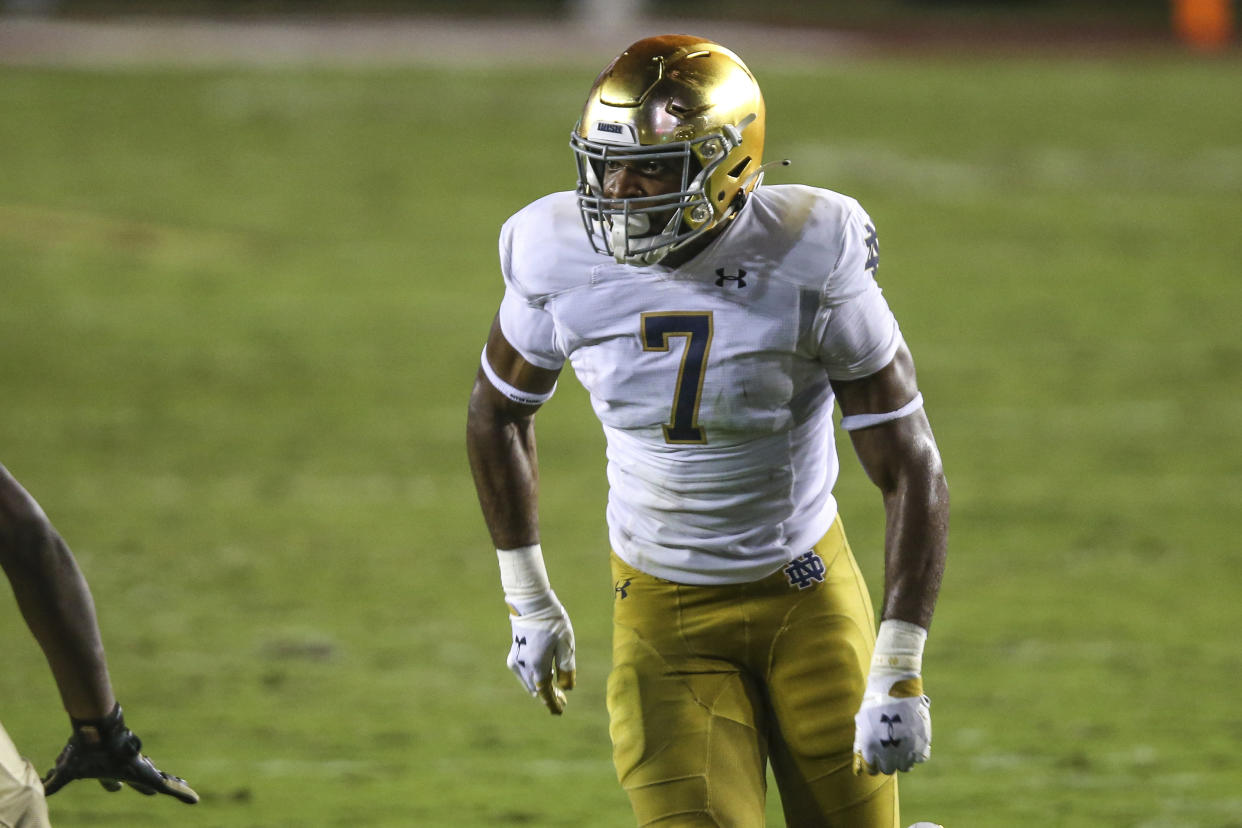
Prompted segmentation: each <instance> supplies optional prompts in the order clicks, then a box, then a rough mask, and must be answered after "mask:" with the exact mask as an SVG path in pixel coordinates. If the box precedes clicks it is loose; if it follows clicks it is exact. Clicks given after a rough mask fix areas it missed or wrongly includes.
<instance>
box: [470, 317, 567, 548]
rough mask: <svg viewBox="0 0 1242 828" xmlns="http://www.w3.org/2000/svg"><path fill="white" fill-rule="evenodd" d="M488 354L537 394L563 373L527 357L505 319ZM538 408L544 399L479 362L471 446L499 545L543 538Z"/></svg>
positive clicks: (510, 545) (483, 499)
mask: <svg viewBox="0 0 1242 828" xmlns="http://www.w3.org/2000/svg"><path fill="white" fill-rule="evenodd" d="M487 360H488V363H489V364H490V365H491V368H492V370H493V371H494V372H495V373H496V375H497V376H498V377H499V378H500V379H501V380H502V381H504V382H506V383H508V384H509V385H511V386H513V387H514V388H517V389H520V390H522V391H528V392H530V393H531V394H533V395H543V394H546V393H548V392H549V391H551V390H552V388H553V386H555V385H556V379H557V377H558V376H559V374H560V372H559V371H549V370H547V369H546V368H540V367H538V366H536V365H532V364H531V363H529V362H527V361H526V360H525V359H523V358H522V355H521V354H519V353H518V352H517V350H515V349H514V347H513V346H512V345H510V344H509V341H508V340H507V339H505V336H504V334H503V333H502V332H501V330H500V323H499V321H493V322H492V329H491V332H490V333H489V334H488V337H487ZM538 410H539V406H538V405H531V404H526V403H521V402H517V401H514V400H511V399H509V398H508V397H506V396H505V395H504V394H502V393H501V392H500V391H499V390H497V388H496V386H495V385H494V384H493V383H492V382H491V380H489V379H488V377H487V376H486V375H485V374H484V371H483V368H482V366H480V367H479V371H478V374H477V375H476V376H475V380H474V389H473V390H472V392H471V394H470V410H469V414H468V415H467V418H466V448H467V451H468V454H469V456H470V471H471V473H472V474H473V475H474V484H475V488H476V490H477V491H478V495H479V504H480V506H481V507H482V508H483V519H484V521H485V522H486V524H487V528H488V531H489V532H490V533H491V535H492V542H493V543H495V544H496V547H497V548H498V549H512V548H514V547H518V546H528V545H530V544H534V543H538V542H539V515H538V512H539V461H538V455H537V453H536V450H535V422H534V417H535V412H536V411H538Z"/></svg>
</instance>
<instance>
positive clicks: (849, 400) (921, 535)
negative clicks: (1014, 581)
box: [833, 344, 949, 629]
mask: <svg viewBox="0 0 1242 828" xmlns="http://www.w3.org/2000/svg"><path fill="white" fill-rule="evenodd" d="M833 390H834V392H835V393H836V395H837V402H838V404H839V405H840V406H841V412H842V414H843V415H845V416H847V417H848V416H850V415H860V414H885V413H888V412H896V411H900V410H901V408H902V407H903V406H905V405H907V404H908V403H910V401H911V400H913V399H915V397H916V396H917V394H918V393H919V391H918V384H917V382H916V380H915V370H914V358H913V357H912V356H911V355H910V351H909V349H908V348H907V347H906V346H905V345H904V344H903V345H902V346H901V348H900V349H899V350H898V351H897V354H896V356H894V357H893V360H892V361H891V362H890V363H889V364H888V365H887V366H885V367H884V368H883V369H881V370H880V371H878V372H877V373H875V374H872V375H871V376H869V377H865V378H863V379H859V380H851V381H848V382H834V383H833ZM850 437H851V440H852V441H853V444H854V450H855V451H856V452H857V453H858V458H859V461H860V462H861V464H862V467H863V469H864V470H865V471H866V472H867V475H868V477H870V478H871V480H872V482H874V483H875V484H876V486H878V487H879V489H880V491H881V493H882V495H883V497H884V510H885V515H886V524H885V538H884V545H885V556H884V561H885V564H884V582H885V586H884V605H883V608H882V610H881V613H880V616H881V618H883V619H894V620H899V621H907V622H909V623H912V624H917V625H919V626H920V627H922V628H923V629H928V628H930V626H931V620H932V613H933V611H934V610H935V606H936V597H937V596H938V595H939V592H940V580H941V576H942V574H943V573H944V564H945V555H946V552H947V549H948V533H949V487H948V484H947V482H946V481H945V476H944V469H943V467H942V465H941V461H940V450H939V449H938V448H937V447H936V440H935V438H934V437H933V435H932V430H931V425H930V424H929V423H928V421H927V415H926V413H925V412H924V411H923V409H922V408H921V407H920V408H918V409H916V410H914V411H912V412H911V413H910V414H908V415H907V416H904V417H899V418H897V419H893V420H889V421H886V422H882V423H879V424H877V425H875V426H871V427H868V428H859V429H856V430H854V431H851V432H850Z"/></svg>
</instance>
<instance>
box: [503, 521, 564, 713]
mask: <svg viewBox="0 0 1242 828" xmlns="http://www.w3.org/2000/svg"><path fill="white" fill-rule="evenodd" d="M496 554H497V557H498V558H499V560H500V580H501V584H502V585H503V586H504V590H505V602H506V603H508V605H509V613H510V615H509V624H510V627H511V628H512V631H513V644H512V646H511V647H510V648H509V658H508V659H507V661H506V663H507V664H508V666H509V669H510V670H512V671H513V674H514V675H516V676H517V677H518V681H520V682H521V683H522V686H523V687H525V688H526V690H527V692H528V693H530V694H531V695H532V696H538V697H539V698H540V699H541V700H542V701H543V703H544V704H545V705H547V707H548V710H549V711H551V712H552V713H553V714H555V715H558V716H559V715H560V714H561V713H562V712H563V711H564V710H565V693H564V691H566V690H572V689H573V688H574V681H575V678H576V665H575V661H574V627H573V624H571V623H570V621H569V614H568V613H567V612H565V607H564V606H562V604H561V602H560V601H559V600H558V599H557V597H556V593H555V592H553V591H552V587H551V586H550V584H549V583H548V573H547V570H546V569H545V568H544V564H543V552H542V550H541V549H540V547H539V544H535V545H533V546H524V547H521V548H519V549H498V550H496Z"/></svg>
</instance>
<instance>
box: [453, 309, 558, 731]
mask: <svg viewBox="0 0 1242 828" xmlns="http://www.w3.org/2000/svg"><path fill="white" fill-rule="evenodd" d="M483 360H485V362H483V363H481V364H480V366H479V371H478V374H477V375H476V377H475V382H474V388H473V390H472V391H471V394H470V409H469V412H468V414H467V417H466V448H467V453H468V454H469V457H470V470H471V473H472V474H473V475H474V483H475V489H476V490H477V492H478V496H479V505H480V506H481V507H482V509H483V518H484V521H485V522H486V524H487V528H488V531H489V532H490V533H491V536H492V542H493V543H495V544H496V555H497V558H498V561H499V564H500V580H501V585H502V587H503V588H504V592H505V601H506V603H508V605H509V612H510V618H509V622H510V626H511V629H512V645H511V646H510V649H509V657H508V659H507V661H506V663H507V664H508V666H509V669H510V670H512V671H513V673H514V675H516V676H517V677H518V680H519V681H520V682H521V683H522V685H523V686H524V687H525V688H526V690H527V691H528V692H529V693H530V694H531V695H532V696H537V697H538V698H539V699H540V700H541V701H542V702H543V703H544V705H546V706H547V708H548V710H549V711H551V712H552V713H554V714H557V715H559V714H560V713H562V712H563V711H564V709H565V693H564V691H565V690H572V689H573V687H574V683H575V673H576V666H575V664H576V663H575V653H574V632H573V626H572V624H571V623H570V621H569V615H568V613H566V611H565V608H564V606H562V605H561V602H560V600H559V599H557V597H556V593H555V592H553V590H552V587H551V584H550V583H549V582H548V574H547V569H546V567H545V566H544V562H543V550H542V548H541V547H540V545H539V459H538V455H537V453H536V450H535V422H534V417H535V412H536V411H538V410H539V406H540V404H541V400H542V399H545V398H546V397H547V396H549V395H550V394H551V393H552V390H553V389H554V388H555V387H556V379H557V376H558V375H559V374H560V372H559V371H550V370H548V369H545V368H540V367H538V366H536V365H532V364H531V363H530V362H528V361H526V360H525V359H524V358H523V357H522V355H521V354H520V353H518V351H517V350H516V349H515V348H514V347H513V346H512V345H511V344H509V342H508V340H506V339H505V337H504V334H503V333H502V332H501V330H500V323H499V319H497V320H495V321H493V323H492V330H491V333H490V334H489V335H488V339H487V348H486V350H485V351H484V352H483Z"/></svg>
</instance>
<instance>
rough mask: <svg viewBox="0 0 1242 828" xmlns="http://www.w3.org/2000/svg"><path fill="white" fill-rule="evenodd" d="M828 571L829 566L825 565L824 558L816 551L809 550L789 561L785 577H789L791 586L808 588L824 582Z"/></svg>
mask: <svg viewBox="0 0 1242 828" xmlns="http://www.w3.org/2000/svg"><path fill="white" fill-rule="evenodd" d="M827 571H828V567H826V566H824V559H823V558H821V557H820V556H819V555H817V554H815V553H814V552H807V553H806V554H805V555H799V556H798V557H796V558H794V559H793V560H792V561H790V562H789V564H788V565H787V566H786V567H785V577H786V578H788V579H789V585H790V586H796V587H797V588H798V589H806V588H808V587H813V586H815V584H817V583H821V584H822V583H823V582H824V573H825V572H827Z"/></svg>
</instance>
